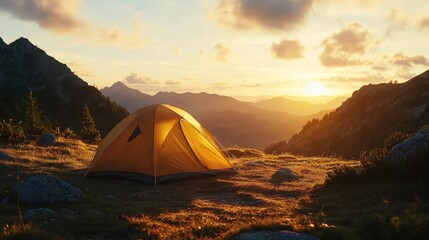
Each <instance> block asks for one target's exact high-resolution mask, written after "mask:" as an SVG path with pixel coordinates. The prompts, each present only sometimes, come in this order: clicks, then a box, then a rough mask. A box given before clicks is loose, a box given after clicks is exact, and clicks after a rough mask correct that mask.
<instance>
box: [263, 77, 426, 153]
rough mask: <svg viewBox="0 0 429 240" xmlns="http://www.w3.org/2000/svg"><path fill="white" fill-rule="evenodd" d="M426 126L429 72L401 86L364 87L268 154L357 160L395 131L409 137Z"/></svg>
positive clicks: (380, 144) (280, 143)
mask: <svg viewBox="0 0 429 240" xmlns="http://www.w3.org/2000/svg"><path fill="white" fill-rule="evenodd" d="M428 124H429V70H428V71H426V72H424V73H422V74H420V75H418V76H416V77H414V78H412V79H410V80H409V81H407V82H404V83H401V84H392V83H383V84H377V85H371V84H370V85H367V86H363V87H362V88H361V89H359V90H358V91H355V92H354V93H353V95H352V97H351V98H349V99H348V100H347V101H345V102H344V103H343V104H342V105H341V106H340V107H339V108H337V109H336V110H335V111H333V112H331V113H330V114H328V115H326V116H325V117H323V118H322V119H321V120H320V121H319V120H318V119H313V120H312V121H311V122H308V123H307V124H306V125H305V126H304V127H303V129H302V131H301V132H300V133H299V134H296V135H294V136H293V137H292V138H291V139H290V140H289V141H283V142H279V143H276V144H273V145H272V146H270V147H269V149H268V150H269V151H270V152H291V153H299V154H307V155H320V154H324V153H327V154H336V155H341V156H345V157H356V156H358V154H359V153H360V152H361V151H364V150H370V149H372V148H375V147H380V146H382V145H383V140H384V139H385V138H386V137H388V136H389V135H391V134H392V133H393V132H395V131H401V132H403V133H412V132H415V131H416V130H418V129H419V128H420V127H421V126H423V125H428Z"/></svg>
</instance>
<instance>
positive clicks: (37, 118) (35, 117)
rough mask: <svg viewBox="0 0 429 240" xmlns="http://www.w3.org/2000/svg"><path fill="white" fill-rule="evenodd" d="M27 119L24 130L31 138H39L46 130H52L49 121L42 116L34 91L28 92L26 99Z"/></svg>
mask: <svg viewBox="0 0 429 240" xmlns="http://www.w3.org/2000/svg"><path fill="white" fill-rule="evenodd" d="M25 104H26V109H25V120H24V123H23V124H24V125H23V127H24V130H25V133H26V134H27V137H28V138H29V139H37V138H38V137H40V135H42V134H43V133H44V132H51V130H52V129H51V127H50V125H51V124H49V121H48V120H47V119H46V118H44V117H43V116H42V111H41V110H40V108H39V105H38V103H37V100H36V99H35V98H34V97H33V92H31V91H30V92H28V95H27V98H26V99H25Z"/></svg>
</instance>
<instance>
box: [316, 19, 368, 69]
mask: <svg viewBox="0 0 429 240" xmlns="http://www.w3.org/2000/svg"><path fill="white" fill-rule="evenodd" d="M373 44H374V42H373V40H372V39H371V36H370V34H369V32H368V30H367V29H366V28H365V26H363V25H362V24H360V23H350V24H349V25H347V26H345V27H344V28H343V29H341V30H340V31H339V32H338V33H334V34H332V35H331V36H329V37H327V38H325V39H324V40H323V42H322V44H321V45H322V47H323V52H322V53H321V54H320V56H319V60H320V62H321V63H322V65H323V66H325V67H346V66H354V65H362V64H364V61H363V60H362V58H361V57H362V56H363V55H364V54H365V53H366V52H367V51H368V50H369V49H370V47H371V46H372V45H373Z"/></svg>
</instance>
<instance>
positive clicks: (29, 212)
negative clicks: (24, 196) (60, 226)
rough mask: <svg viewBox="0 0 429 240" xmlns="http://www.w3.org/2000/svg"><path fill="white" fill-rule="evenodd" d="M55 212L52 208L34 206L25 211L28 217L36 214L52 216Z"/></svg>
mask: <svg viewBox="0 0 429 240" xmlns="http://www.w3.org/2000/svg"><path fill="white" fill-rule="evenodd" d="M54 214H55V211H54V210H52V209H50V208H33V209H28V210H27V211H25V213H24V216H25V217H26V218H32V217H36V216H51V215H54Z"/></svg>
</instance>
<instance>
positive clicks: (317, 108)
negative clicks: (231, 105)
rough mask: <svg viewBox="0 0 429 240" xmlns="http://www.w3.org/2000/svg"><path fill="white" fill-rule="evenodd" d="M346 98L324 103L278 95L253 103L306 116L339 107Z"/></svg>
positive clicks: (260, 106)
mask: <svg viewBox="0 0 429 240" xmlns="http://www.w3.org/2000/svg"><path fill="white" fill-rule="evenodd" d="M345 99H346V98H345V97H337V98H334V99H332V100H330V101H329V102H326V103H323V104H315V103H309V102H306V101H296V100H291V99H288V98H286V97H276V98H271V99H267V100H263V101H260V102H256V103H252V105H253V106H256V107H259V108H263V109H266V110H270V111H283V112H288V113H290V114H294V115H304V116H306V115H312V114H315V113H317V112H321V111H327V110H332V109H335V108H337V107H339V106H340V105H341V103H342V102H343V101H345Z"/></svg>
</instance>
